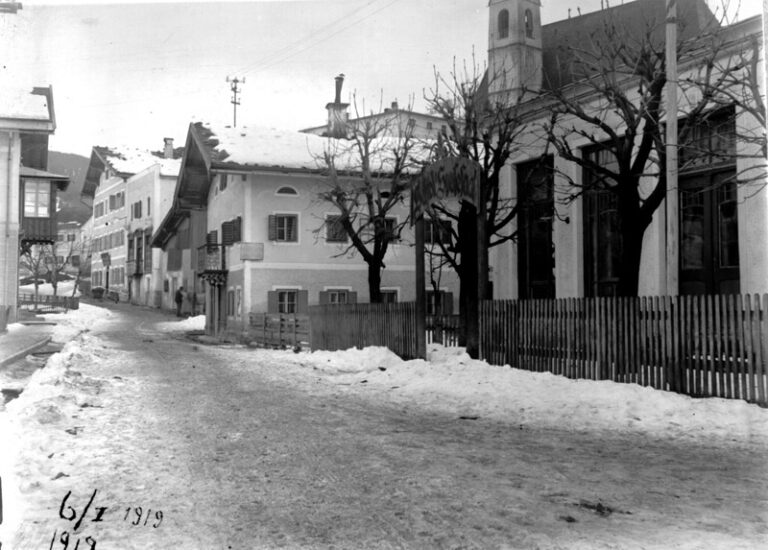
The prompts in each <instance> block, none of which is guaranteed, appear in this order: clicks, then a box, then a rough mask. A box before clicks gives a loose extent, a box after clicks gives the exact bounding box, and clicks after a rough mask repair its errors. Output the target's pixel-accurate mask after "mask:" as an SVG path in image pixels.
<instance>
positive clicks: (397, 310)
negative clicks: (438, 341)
mask: <svg viewBox="0 0 768 550" xmlns="http://www.w3.org/2000/svg"><path fill="white" fill-rule="evenodd" d="M309 319H310V325H311V346H312V349H313V350H317V349H324V350H339V349H348V348H352V347H358V348H363V347H365V346H386V347H388V348H389V349H390V350H392V351H393V352H395V353H396V354H397V355H399V356H400V357H402V358H404V359H412V358H415V357H416V356H417V349H416V304H415V303H413V302H400V303H395V304H341V305H322V306H311V307H310V308H309Z"/></svg>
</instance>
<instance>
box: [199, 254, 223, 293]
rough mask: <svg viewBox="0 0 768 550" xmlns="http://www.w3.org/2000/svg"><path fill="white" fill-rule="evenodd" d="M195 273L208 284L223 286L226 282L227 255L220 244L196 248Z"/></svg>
mask: <svg viewBox="0 0 768 550" xmlns="http://www.w3.org/2000/svg"><path fill="white" fill-rule="evenodd" d="M197 273H198V275H200V277H202V279H203V280H205V281H206V282H207V283H208V284H210V285H213V286H224V285H225V284H226V281H227V255H226V253H225V250H224V245H222V244H204V245H203V246H199V247H198V248H197Z"/></svg>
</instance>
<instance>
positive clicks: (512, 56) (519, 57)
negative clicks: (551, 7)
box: [488, 0, 542, 106]
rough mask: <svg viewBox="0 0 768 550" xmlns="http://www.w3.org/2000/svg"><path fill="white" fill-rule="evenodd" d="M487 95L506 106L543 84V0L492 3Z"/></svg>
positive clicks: (491, 0)
mask: <svg viewBox="0 0 768 550" xmlns="http://www.w3.org/2000/svg"><path fill="white" fill-rule="evenodd" d="M488 7H489V26H488V93H489V97H490V100H491V101H492V102H498V103H503V104H505V105H507V106H511V105H514V104H516V103H517V102H518V101H521V100H523V99H524V98H526V95H529V94H530V92H537V91H539V90H540V89H541V85H542V67H541V63H542V55H541V2H540V0H490V2H489V6H488Z"/></svg>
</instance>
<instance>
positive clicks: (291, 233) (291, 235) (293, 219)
mask: <svg viewBox="0 0 768 550" xmlns="http://www.w3.org/2000/svg"><path fill="white" fill-rule="evenodd" d="M288 220H289V222H288V235H287V237H288V238H287V240H288V241H290V242H292V243H293V242H297V241H298V240H299V233H298V225H299V217H298V216H290V217H289V218H288Z"/></svg>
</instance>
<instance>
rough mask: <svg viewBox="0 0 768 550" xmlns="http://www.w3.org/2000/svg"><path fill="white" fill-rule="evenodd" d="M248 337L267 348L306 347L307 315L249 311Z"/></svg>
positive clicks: (307, 335)
mask: <svg viewBox="0 0 768 550" xmlns="http://www.w3.org/2000/svg"><path fill="white" fill-rule="evenodd" d="M247 336H248V339H249V340H250V341H251V342H252V343H255V344H257V345H259V346H262V347H267V348H280V349H283V348H296V347H299V348H307V347H308V346H309V316H307V315H293V314H287V313H251V314H250V315H249V318H248V331H247Z"/></svg>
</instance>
